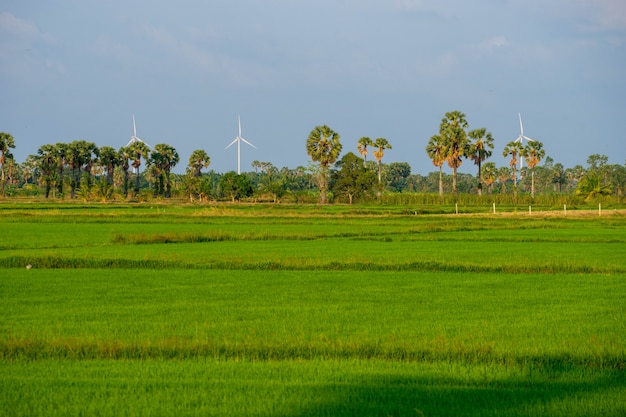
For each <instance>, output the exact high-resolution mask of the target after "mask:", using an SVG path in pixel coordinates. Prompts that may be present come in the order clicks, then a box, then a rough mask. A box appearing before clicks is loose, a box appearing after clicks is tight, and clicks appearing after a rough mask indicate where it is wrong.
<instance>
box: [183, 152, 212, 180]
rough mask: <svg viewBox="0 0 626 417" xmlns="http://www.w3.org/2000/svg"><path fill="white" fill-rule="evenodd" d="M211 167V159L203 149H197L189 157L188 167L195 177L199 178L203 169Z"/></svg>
mask: <svg viewBox="0 0 626 417" xmlns="http://www.w3.org/2000/svg"><path fill="white" fill-rule="evenodd" d="M209 165H211V157H210V156H209V155H208V154H207V153H206V151H204V150H202V149H196V150H195V151H193V152H192V153H191V156H190V157H189V164H188V165H187V167H188V168H189V170H190V171H191V172H192V173H193V176H194V177H199V176H200V175H201V173H202V169H203V168H208V167H209Z"/></svg>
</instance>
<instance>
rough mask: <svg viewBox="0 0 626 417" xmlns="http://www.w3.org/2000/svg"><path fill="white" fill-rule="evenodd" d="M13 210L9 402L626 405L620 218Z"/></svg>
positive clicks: (116, 406) (143, 408)
mask: <svg viewBox="0 0 626 417" xmlns="http://www.w3.org/2000/svg"><path fill="white" fill-rule="evenodd" d="M0 211H1V212H2V217H1V218H0V227H1V228H2V229H1V230H2V233H1V234H0V249H1V250H0V275H1V276H2V278H1V279H0V294H1V295H2V300H3V302H2V306H0V372H1V373H2V375H3V378H2V380H1V381H0V415H7V416H8V415H12V416H13V415H18V416H19V415H23V416H26V415H29V416H31V415H42V416H43V415H58V416H61V415H92V414H93V415H106V416H108V415H128V416H135V415H138V416H139V415H141V416H160V415H242V416H243V415H247V416H250V415H253V416H269V415H272V416H295V415H298V416H308V415H311V416H312V415H328V416H339V415H383V416H388V415H389V416H401V415H410V416H420V415H424V416H448V415H470V416H474V415H475V416H499V415H510V416H528V415H550V416H566V415H567V416H594V415H597V416H600V415H624V414H625V413H626V400H624V399H625V398H626V375H625V372H626V371H625V370H624V367H625V358H626V349H625V347H626V320H625V319H626V302H625V301H626V261H624V259H626V245H625V243H626V233H625V232H626V222H625V218H624V215H623V214H620V213H616V214H614V215H611V216H605V217H598V216H577V217H576V218H574V217H567V218H566V217H564V216H542V215H535V216H532V217H531V216H522V215H513V216H489V215H479V216H454V215H428V216H425V215H417V216H416V215H415V214H411V213H409V212H408V211H407V210H406V209H404V208H388V209H383V208H379V207H375V208H371V209H370V208H367V207H361V208H349V209H348V208H339V209H338V208H324V207H318V206H315V207H296V206H291V207H281V208H276V207H274V206H270V207H267V210H265V207H264V206H262V205H259V206H244V205H242V206H237V205H232V206H231V205H226V206H215V207H184V206H140V205H137V206H132V205H130V206H121V207H115V206H113V207H109V206H97V207H90V206H87V207H77V206H72V205H60V204H51V205H42V206H32V207H28V206H26V207H25V206H20V205H17V206H4V207H2V206H0ZM27 266H28V267H27Z"/></svg>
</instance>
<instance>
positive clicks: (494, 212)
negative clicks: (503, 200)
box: [493, 203, 496, 214]
mask: <svg viewBox="0 0 626 417" xmlns="http://www.w3.org/2000/svg"><path fill="white" fill-rule="evenodd" d="M493 214H496V203H493Z"/></svg>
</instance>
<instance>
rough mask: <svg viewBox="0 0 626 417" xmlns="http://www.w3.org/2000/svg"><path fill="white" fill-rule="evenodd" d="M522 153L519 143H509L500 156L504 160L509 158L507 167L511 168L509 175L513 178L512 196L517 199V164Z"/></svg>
mask: <svg viewBox="0 0 626 417" xmlns="http://www.w3.org/2000/svg"><path fill="white" fill-rule="evenodd" d="M521 153H522V144H521V143H519V142H514V141H512V142H509V143H507V144H506V146H505V147H504V152H502V156H504V157H505V158H506V157H508V156H510V157H511V161H510V162H509V166H510V167H511V173H512V178H513V195H514V196H515V198H517V162H518V161H519V159H518V158H519V157H520V155H521Z"/></svg>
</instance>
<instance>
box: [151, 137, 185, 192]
mask: <svg viewBox="0 0 626 417" xmlns="http://www.w3.org/2000/svg"><path fill="white" fill-rule="evenodd" d="M179 160H180V157H179V156H178V152H177V151H176V149H175V148H174V147H173V146H170V145H168V144H165V143H159V144H158V145H155V147H154V150H153V151H152V152H151V153H150V157H149V159H148V163H147V165H149V166H154V167H155V168H156V173H157V175H158V177H159V178H158V181H159V187H158V188H157V192H158V193H161V194H163V193H165V197H166V198H169V197H171V183H170V172H171V171H172V168H174V167H175V166H176V164H178V162H179Z"/></svg>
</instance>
